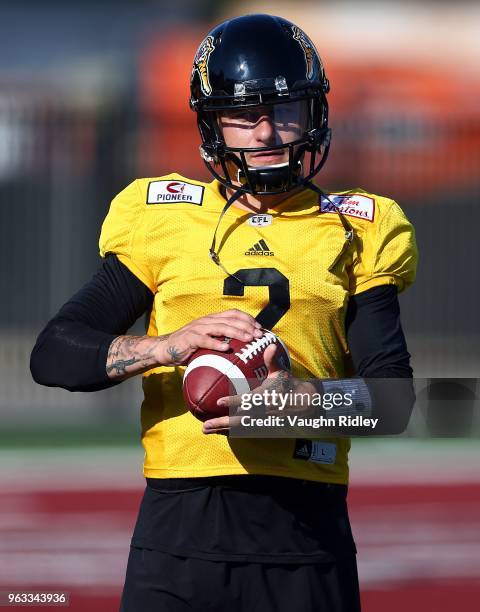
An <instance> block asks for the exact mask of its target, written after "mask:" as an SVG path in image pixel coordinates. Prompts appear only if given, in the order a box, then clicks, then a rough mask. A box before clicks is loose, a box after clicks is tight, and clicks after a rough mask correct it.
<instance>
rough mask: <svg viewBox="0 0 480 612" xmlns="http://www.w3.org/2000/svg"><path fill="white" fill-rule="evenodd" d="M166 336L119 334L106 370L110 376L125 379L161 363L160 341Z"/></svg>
mask: <svg viewBox="0 0 480 612" xmlns="http://www.w3.org/2000/svg"><path fill="white" fill-rule="evenodd" d="M166 338H168V335H166V336H158V337H152V336H119V337H118V338H115V340H114V341H113V342H112V344H111V345H110V348H109V350H108V355H107V363H106V370H107V374H108V376H109V377H110V378H114V379H124V378H128V377H129V376H134V375H135V374H141V373H142V372H146V371H147V370H150V369H151V368H154V367H156V366H158V365H160V364H159V362H158V358H157V355H156V354H157V350H158V345H159V342H160V341H162V340H165V339H166Z"/></svg>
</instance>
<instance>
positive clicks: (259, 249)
mask: <svg viewBox="0 0 480 612" xmlns="http://www.w3.org/2000/svg"><path fill="white" fill-rule="evenodd" d="M245 255H270V256H273V255H275V253H274V252H273V251H271V250H270V249H269V248H268V246H267V243H266V242H265V240H263V238H262V240H259V241H258V242H256V243H255V244H254V245H253V246H252V247H251V248H250V249H248V251H245Z"/></svg>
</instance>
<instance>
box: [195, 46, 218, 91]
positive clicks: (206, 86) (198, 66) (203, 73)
mask: <svg viewBox="0 0 480 612" xmlns="http://www.w3.org/2000/svg"><path fill="white" fill-rule="evenodd" d="M214 49H215V45H214V44H213V37H212V36H207V37H206V38H205V40H204V41H203V42H202V44H201V45H200V46H199V48H198V51H197V54H196V55H195V59H194V62H193V70H194V71H195V70H196V71H197V72H198V76H199V77H200V87H201V88H202V91H203V93H204V94H205V95H206V96H209V95H210V94H211V93H212V87H211V85H210V79H209V75H208V60H209V58H210V54H211V53H212V51H213V50H214Z"/></svg>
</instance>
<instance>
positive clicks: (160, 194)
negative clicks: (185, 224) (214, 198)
mask: <svg viewBox="0 0 480 612" xmlns="http://www.w3.org/2000/svg"><path fill="white" fill-rule="evenodd" d="M203 191H204V188H203V187H202V186H201V185H193V184H192V183H186V182H185V181H175V180H172V181H152V182H151V183H150V184H149V186H148V192H147V204H175V203H177V202H178V203H184V204H196V205H197V206H201V205H202V201H203Z"/></svg>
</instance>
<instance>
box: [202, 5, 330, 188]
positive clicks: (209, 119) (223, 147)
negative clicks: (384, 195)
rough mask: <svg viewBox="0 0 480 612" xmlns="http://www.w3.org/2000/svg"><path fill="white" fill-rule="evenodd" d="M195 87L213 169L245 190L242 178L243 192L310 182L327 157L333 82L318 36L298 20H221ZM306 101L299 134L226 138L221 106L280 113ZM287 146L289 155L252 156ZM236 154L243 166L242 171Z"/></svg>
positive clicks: (223, 180) (260, 17)
mask: <svg viewBox="0 0 480 612" xmlns="http://www.w3.org/2000/svg"><path fill="white" fill-rule="evenodd" d="M190 91H191V97H190V106H191V108H192V109H193V110H194V111H195V112H196V113H197V123H198V127H199V130H200V134H201V137H202V145H201V146H200V153H201V155H202V157H203V159H204V161H205V164H206V165H207V167H208V169H209V170H210V172H211V173H212V174H213V176H214V177H215V178H217V179H218V180H219V181H220V182H221V183H222V184H223V185H225V186H226V187H230V188H233V189H237V190H238V189H239V184H240V190H241V191H242V192H243V193H252V194H257V195H269V194H275V193H282V192H286V191H290V190H291V189H293V188H295V187H298V186H299V185H303V184H306V183H307V182H308V181H310V180H311V179H312V177H313V176H314V175H315V174H317V172H319V170H320V169H321V167H322V166H323V164H324V163H325V161H326V158H327V155H328V150H329V146H330V134H331V130H330V128H329V127H328V103H327V98H326V94H327V93H328V91H329V82H328V79H327V77H326V75H325V71H324V68H323V64H322V61H321V59H320V57H319V55H318V53H317V51H316V49H315V47H314V45H313V43H312V42H311V40H310V39H309V38H308V36H307V35H306V34H305V33H304V32H303V31H302V30H301V29H300V28H299V27H297V26H296V25H294V24H293V23H290V22H289V21H287V20H285V19H282V18H280V17H274V16H272V15H260V14H259V15H246V16H243V17H237V18H235V19H230V20H228V21H225V22H224V23H222V24H220V25H218V26H216V27H215V28H214V29H213V30H211V31H210V32H209V34H208V35H207V36H206V38H205V39H204V40H203V42H202V43H201V45H200V47H199V48H198V51H197V53H196V55H195V59H194V63H193V70H192V77H191V83H190ZM299 102H300V103H301V105H302V108H303V110H302V117H304V119H303V120H302V125H301V127H300V128H299V133H298V134H296V135H295V137H294V139H293V140H291V141H289V142H280V143H274V144H272V145H269V146H265V147H260V148H240V147H231V146H227V144H226V143H225V139H224V137H223V134H222V130H221V127H220V125H219V119H218V116H219V113H221V112H223V113H224V114H225V113H235V112H241V111H239V110H238V109H249V110H251V111H252V112H253V111H254V109H253V108H252V107H258V108H263V109H265V108H268V109H270V112H272V113H275V111H276V110H277V111H280V109H283V111H285V108H287V109H288V108H293V107H292V106H289V105H290V104H291V103H296V107H297V108H298V107H299ZM276 105H278V106H276ZM280 105H281V106H280ZM286 105H287V106H286ZM272 109H273V110H272ZM245 112H247V111H245ZM280 115H282V116H283V115H285V113H284V112H282V113H279V116H280ZM280 121H281V119H280ZM279 150H284V152H286V153H288V162H283V161H282V163H280V164H270V165H265V166H252V165H249V164H248V163H247V162H248V160H247V155H251V154H253V155H258V154H259V152H260V154H261V155H266V156H267V159H268V153H264V152H268V151H273V152H277V153H278V151H279ZM305 153H309V154H310V157H309V162H308V167H307V168H304V167H303V166H304V163H305ZM286 158H287V156H286V155H284V156H283V157H282V160H283V159H286ZM229 161H230V162H233V164H234V167H235V169H236V175H234V176H232V173H231V168H232V164H231V163H230V164H227V162H229ZM229 167H230V171H229Z"/></svg>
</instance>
